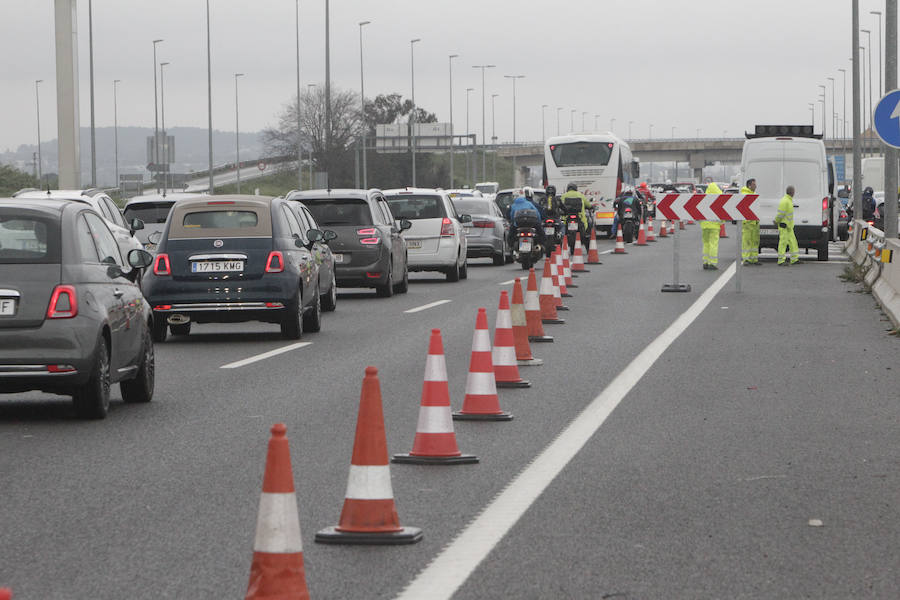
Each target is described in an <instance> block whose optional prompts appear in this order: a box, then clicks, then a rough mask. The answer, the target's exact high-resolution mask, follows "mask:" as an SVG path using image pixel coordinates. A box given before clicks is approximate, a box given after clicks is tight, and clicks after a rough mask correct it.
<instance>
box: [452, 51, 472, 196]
mask: <svg viewBox="0 0 900 600" xmlns="http://www.w3.org/2000/svg"><path fill="white" fill-rule="evenodd" d="M454 58H459V54H450V55H449V57H448V60H447V64H448V65H449V69H448V70H449V76H450V189H451V190H452V189H453V141H454V139H455V138H454V137H453V59H454ZM467 96H468V95H467ZM466 133H468V132H466Z"/></svg>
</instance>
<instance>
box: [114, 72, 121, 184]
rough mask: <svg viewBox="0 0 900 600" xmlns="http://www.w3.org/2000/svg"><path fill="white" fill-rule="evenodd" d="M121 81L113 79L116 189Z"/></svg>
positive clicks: (117, 182) (117, 181) (117, 179)
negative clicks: (119, 90) (119, 87)
mask: <svg viewBox="0 0 900 600" xmlns="http://www.w3.org/2000/svg"><path fill="white" fill-rule="evenodd" d="M120 81H122V80H121V79H113V147H114V149H115V150H114V151H115V157H116V187H119V107H118V104H119V102H118V98H117V95H118V94H117V89H116V87H117V86H118V84H119V82H120Z"/></svg>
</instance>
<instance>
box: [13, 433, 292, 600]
mask: <svg viewBox="0 0 900 600" xmlns="http://www.w3.org/2000/svg"><path fill="white" fill-rule="evenodd" d="M271 432H272V437H271V438H269V450H268V453H267V454H266V472H265V475H263V484H262V495H261V496H260V498H259V513H258V515H257V518H256V538H255V539H254V541H253V562H252V563H251V564H250V582H249V584H248V585H247V594H246V595H245V596H244V598H245V600H263V599H272V598H304V599H308V598H309V590H307V588H306V573H305V570H304V568H303V542H302V540H301V538H300V518H299V516H298V514H297V499H296V497H295V496H294V475H293V470H292V469H291V450H290V445H289V444H288V439H287V436H286V433H287V427H285V425H284V424H283V423H277V424H275V425H273V426H272V429H271ZM2 598H3V594H2V593H0V599H2Z"/></svg>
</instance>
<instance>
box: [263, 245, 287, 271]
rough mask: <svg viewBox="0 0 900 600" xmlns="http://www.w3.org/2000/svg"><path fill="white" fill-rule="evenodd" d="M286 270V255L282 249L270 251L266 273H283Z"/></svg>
mask: <svg viewBox="0 0 900 600" xmlns="http://www.w3.org/2000/svg"><path fill="white" fill-rule="evenodd" d="M282 271H284V255H283V254H282V253H281V251H280V250H272V251H271V252H269V258H268V259H266V273H281V272H282Z"/></svg>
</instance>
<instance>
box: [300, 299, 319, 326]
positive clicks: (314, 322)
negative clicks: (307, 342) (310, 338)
mask: <svg viewBox="0 0 900 600" xmlns="http://www.w3.org/2000/svg"><path fill="white" fill-rule="evenodd" d="M303 329H305V330H306V331H320V330H321V329H322V296H321V295H320V294H319V290H316V293H315V300H313V303H312V306H310V307H309V308H307V309H306V312H304V313H303Z"/></svg>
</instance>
